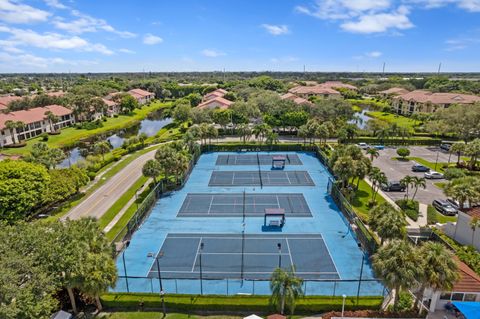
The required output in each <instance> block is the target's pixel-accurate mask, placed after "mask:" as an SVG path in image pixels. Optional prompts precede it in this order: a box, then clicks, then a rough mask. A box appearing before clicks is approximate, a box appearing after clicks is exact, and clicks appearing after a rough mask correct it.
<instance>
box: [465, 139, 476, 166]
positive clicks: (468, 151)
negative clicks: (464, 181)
mask: <svg viewBox="0 0 480 319" xmlns="http://www.w3.org/2000/svg"><path fill="white" fill-rule="evenodd" d="M465 155H468V156H470V162H469V163H468V168H469V169H470V170H473V169H474V168H475V165H476V163H477V158H478V156H479V155H480V138H476V139H474V140H473V141H472V142H471V143H468V144H467V145H465Z"/></svg>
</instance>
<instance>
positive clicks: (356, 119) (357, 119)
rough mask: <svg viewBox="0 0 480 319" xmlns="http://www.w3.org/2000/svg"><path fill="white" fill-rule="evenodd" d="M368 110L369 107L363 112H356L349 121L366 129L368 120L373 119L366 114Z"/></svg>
mask: <svg viewBox="0 0 480 319" xmlns="http://www.w3.org/2000/svg"><path fill="white" fill-rule="evenodd" d="M368 111H369V109H363V110H362V111H361V112H355V113H354V114H353V120H350V121H348V123H351V124H355V125H357V127H358V128H359V129H361V130H363V129H365V128H366V127H367V123H368V121H370V120H371V117H369V116H367V115H366V113H367V112H368Z"/></svg>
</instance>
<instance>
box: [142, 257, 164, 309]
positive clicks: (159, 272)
mask: <svg viewBox="0 0 480 319" xmlns="http://www.w3.org/2000/svg"><path fill="white" fill-rule="evenodd" d="M162 256H163V252H162V251H161V252H160V253H159V254H158V257H155V254H154V253H148V254H147V257H148V258H154V259H155V263H156V264H157V273H158V284H159V287H160V298H161V299H162V310H163V317H165V316H166V315H167V309H166V308H165V291H164V290H163V285H162V272H161V270H160V261H159V259H160V258H162Z"/></svg>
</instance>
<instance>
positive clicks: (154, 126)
mask: <svg viewBox="0 0 480 319" xmlns="http://www.w3.org/2000/svg"><path fill="white" fill-rule="evenodd" d="M170 123H172V119H171V118H170V117H166V118H165V117H163V116H162V112H153V113H152V114H150V115H149V116H148V117H147V118H145V119H144V120H142V121H141V122H140V123H138V124H136V125H134V126H131V127H129V128H126V129H122V130H118V131H116V132H115V133H113V134H112V133H110V135H105V134H104V135H98V136H95V137H93V138H91V139H89V140H88V141H86V143H84V144H85V145H84V146H77V147H75V148H72V149H71V150H69V151H68V152H67V155H68V157H67V158H66V159H65V160H63V161H62V162H61V163H60V164H59V165H58V167H59V168H66V167H70V166H71V165H72V164H75V163H77V162H78V161H80V160H83V159H85V156H84V155H85V153H86V152H87V151H88V147H87V145H89V144H90V145H91V144H92V143H95V142H98V141H102V140H107V141H108V142H109V143H110V145H111V146H112V149H116V148H120V147H122V145H123V142H124V141H125V139H127V138H130V137H133V136H138V135H140V134H142V133H145V134H147V136H148V137H150V136H154V135H155V134H157V133H158V131H160V130H161V129H162V128H163V127H164V126H166V125H168V124H170ZM82 154H83V155H82Z"/></svg>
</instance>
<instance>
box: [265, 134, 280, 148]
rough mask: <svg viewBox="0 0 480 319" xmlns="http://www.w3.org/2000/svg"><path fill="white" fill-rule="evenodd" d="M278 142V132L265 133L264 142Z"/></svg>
mask: <svg viewBox="0 0 480 319" xmlns="http://www.w3.org/2000/svg"><path fill="white" fill-rule="evenodd" d="M278 142H279V139H278V133H275V132H269V133H268V134H267V139H266V141H265V143H266V144H267V145H270V146H271V145H273V144H278Z"/></svg>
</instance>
